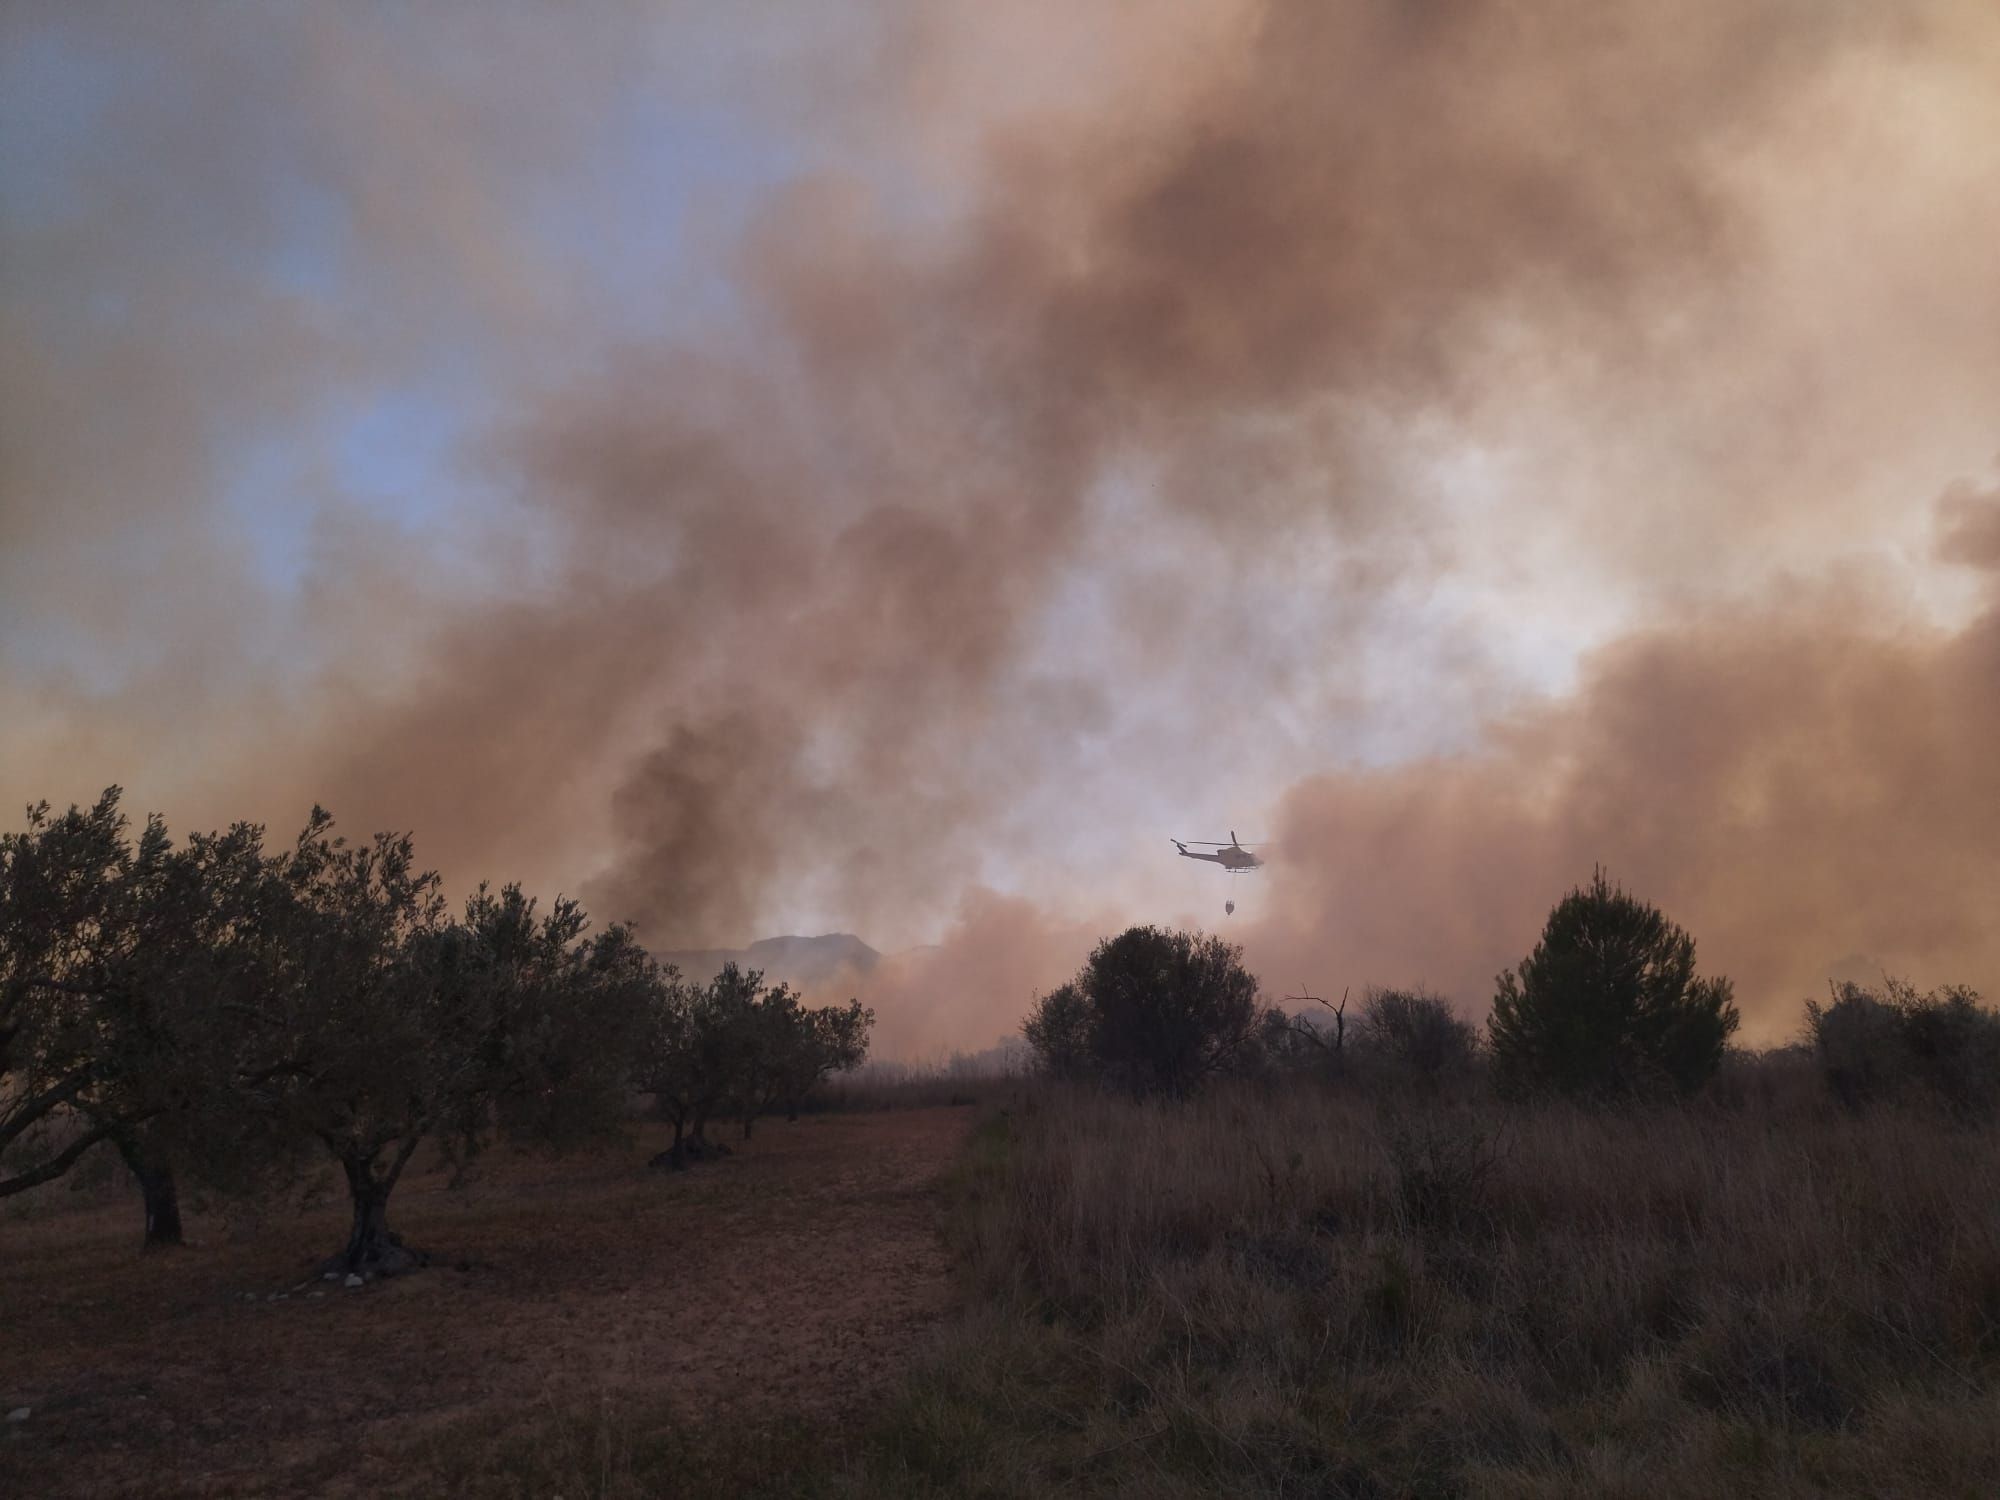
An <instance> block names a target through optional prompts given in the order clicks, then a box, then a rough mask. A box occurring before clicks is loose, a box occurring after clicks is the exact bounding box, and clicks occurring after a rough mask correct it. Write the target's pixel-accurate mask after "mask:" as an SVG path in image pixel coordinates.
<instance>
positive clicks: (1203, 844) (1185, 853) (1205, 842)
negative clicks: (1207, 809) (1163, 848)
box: [1173, 828, 1264, 875]
mask: <svg viewBox="0 0 2000 1500" xmlns="http://www.w3.org/2000/svg"><path fill="white" fill-rule="evenodd" d="M1190 843H1191V844H1193V845H1195V849H1213V850H1214V851H1215V852H1214V853H1213V854H1198V853H1196V852H1195V849H1190V848H1189V847H1188V844H1190ZM1173 845H1174V847H1175V848H1176V849H1178V850H1180V852H1181V858H1182V859H1205V860H1207V861H1208V862H1209V863H1210V864H1215V865H1221V866H1222V868H1223V869H1225V870H1227V871H1228V872H1229V873H1230V874H1231V875H1242V874H1245V873H1247V872H1248V871H1251V870H1256V869H1261V868H1263V864H1264V861H1263V860H1261V859H1259V858H1258V857H1257V856H1256V855H1254V854H1252V853H1251V852H1250V850H1249V849H1247V848H1245V847H1244V845H1243V841H1242V840H1241V839H1239V838H1237V837H1236V830H1235V829H1233V828H1232V829H1230V830H1229V842H1228V843H1226V844H1222V843H1217V842H1216V841H1215V840H1213V839H1190V840H1187V841H1186V842H1183V841H1182V840H1180V839H1175V840H1174V841H1173ZM1252 847H1256V846H1254V845H1253V846H1252Z"/></svg>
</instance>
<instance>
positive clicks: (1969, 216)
mask: <svg viewBox="0 0 2000 1500" xmlns="http://www.w3.org/2000/svg"><path fill="white" fill-rule="evenodd" d="M0 15H4V22H0V192H4V224H0V234H3V235H4V238H3V239H0V802H5V803H7V804H9V805H16V806H18V805H20V804H23V803H26V802H28V801H30V800H35V799H39V798H43V797H46V798H48V799H50V800H52V801H55V802H66V801H70V800H82V799H87V798H89V797H91V796H93V795H94V794H95V793H96V791H97V790H98V789H99V788H101V787H102V786H103V785H105V784H106V783H108V782H113V781H116V782H119V783H121V784H123V785H124V786H126V787H127V788H128V789H129V793H130V797H131V800H132V803H133V804H134V807H135V809H146V808H157V809H159V810H161V811H163V812H165V813H166V814H167V816H168V818H169V821H170V822H171V823H172V824H173V825H174V826H176V827H189V826H208V825H213V824H216V823H219V822H222V821H226V820H229V819H232V818H236V817H252V818H256V819H260V820H266V821H268V822H270V823H271V824H272V825H273V827H274V828H275V829H277V830H280V831H287V830H289V829H290V828H291V827H293V826H294V825H296V824H297V823H298V822H300V821H301V820H302V819H303V817H304V814H305V812H306V811H307V809H308V808H309V807H310V806H311V805H312V804H313V803H314V802H315V801H319V802H324V803H325V804H326V805H328V806H329V807H330V808H332V810H333V811H334V812H335V814H336V816H337V817H339V818H340V820H341V822H342V823H343V825H344V826H345V827H346V828H348V829H349V830H350V831H353V832H362V831H366V830H369V829H373V828H376V827H385V826H387V827H398V828H410V829H413V830H414V831H415V832H416V834H417V837H418V844H419V849H420V851H422V852H423V853H424V854H426V855H427V856H428V857H429V858H430V859H432V860H434V861H436V862H437V863H438V864H439V865H440V867H441V868H443V869H444V871H445V872H446V874H447V876H448V877H449V878H450V879H451V880H452V881H453V882H454V883H455V884H458V885H461V886H462V885H466V884H469V883H470V882H471V881H473V880H475V879H477V878H480V877H482V876H491V877H494V878H503V879H504V878H513V877H519V878H523V879H525V880H527V881H528V882H529V883H530V884H531V885H532V886H534V887H536V888H537V889H541V890H544V891H547V892H550V893H553V892H554V891H556V890H558V889H560V890H564V891H567V892H570V893H576V894H581V895H583V896H584V897H585V899H586V900H587V902H588V903H589V905H590V906H591V908H592V910H593V911H594V912H596V913H598V914H599V915H600V916H602V917H605V918H613V917H620V918H631V919H634V920H636V921H638V922H639V923H640V925H641V927H642V930H643V931H644V932H645V933H646V934H647V935H648V936H649V938H651V939H652V940H654V941H655V942H657V943H659V944H660V945H663V946H672V947H682V946H703V945H722V944H735V943H740V942H744V941H747V940H748V939H750V938H752V937H755V936H758V935H761V934H765V933H770V932H778V931H820V930H831V929H844V930H852V931H856V932H859V933H861V934H862V935H863V936H864V937H866V938H867V939H868V940H870V941H871V942H873V943H875V944H876V945H877V946H879V947H883V948H901V947H905V946H909V945H914V944H940V943H941V944H942V947H941V948H940V949H939V950H938V951H937V952H936V953H933V954H929V955H925V956H922V957H921V958H919V959H913V960H911V961H909V962H907V963H905V964H904V965H902V966H900V967H899V968H898V969H897V970H896V972H895V973H894V974H893V975H892V976H890V977H888V978H885V979H883V980H881V981H878V986H879V988H880V991H881V993H880V997H879V998H880V999H881V1003H882V1005H883V1007H884V1008H885V1011H887V1012H889V1013H890V1014H889V1017H888V1018H887V1019H886V1020H885V1028H884V1030H885V1039H886V1040H888V1041H889V1042H890V1043H891V1044H892V1045H893V1046H896V1047H900V1048H903V1049H905V1050H924V1049H928V1048H936V1047H940V1046H946V1045H953V1044H966V1045H983V1044H984V1043H986V1042H988V1041H990V1040H991V1039H992V1038H993V1037H994V1036H995V1035H998V1034H999V1033H1000V1032H1001V1031H1004V1030H1006V1029H1007V1028H1008V1027H1009V1026H1011V1025H1012V1024H1013V1021H1014V1019H1015V1017H1017V1016H1018V1014H1019V1012H1020V1011H1021V1009H1022V1008H1023V1007H1024V1006H1025V1004H1026V1003H1027V1000H1028V998H1029V993H1030V992H1031V991H1032V990H1033V988H1034V987H1035V986H1037V985H1042V984H1046V983H1049V982H1051V981H1052V980H1053V979H1055V978H1057V977H1060V975H1061V974H1062V973H1063V972H1064V971H1065V970H1066V969H1067V968H1068V967H1070V966H1072V965H1073V964H1074V962H1075V961H1076V959H1077V958H1078V957H1079V956H1080V953H1081V950H1082V949H1083V948H1084V947H1085V946H1087V944H1088V942H1089V940H1090V939H1091V938H1092V937H1093V936H1095V935H1097V934H1098V933H1100V932H1102V931H1104V930H1105V929H1106V928H1107V927H1108V926H1109V925H1110V924H1112V923H1115V922H1122V921H1126V920H1161V921H1179V920H1188V921H1199V922H1202V923H1205V924H1207V925H1211V926H1215V927H1219V928H1222V929H1223V930H1227V931H1229V932H1230V933H1231V934H1232V935H1233V936H1236V937H1238V938H1241V939H1242V940H1244V941H1245V942H1246V943H1247V945H1248V947H1249V951H1250V956H1251V958H1252V960H1253V963H1255V964H1256V965H1257V966H1259V967H1260V969H1261V970H1263V972H1264V973H1265V976H1266V978H1267V981H1269V983H1270V986H1271V988H1272V989H1273V990H1282V989H1284V988H1287V987H1291V986H1294V985H1296V984H1298V983H1300V982H1310V983H1312V984H1314V985H1316V986H1319V987H1321V988H1327V989H1337V988H1338V987H1339V986H1340V985H1342V984H1348V983H1352V984H1354V985H1356V986H1357V987H1358V986H1359V985H1361V984H1364V983H1367V982H1370V981H1380V982H1399V981H1412V980H1419V979H1422V980H1427V981H1429V982H1431V983H1433V984H1436V985H1440V986H1442V987H1444V988H1445V989H1446V990H1447V991H1449V992H1450V993H1451V994H1452V995H1453V996H1454V997H1455V998H1456V999H1457V1000H1458V1001H1459V1002H1460V1003H1461V1004H1462V1005H1463V1006H1464V1007H1465V1008H1466V1009H1468V1010H1469V1011H1474V1012H1477V1011H1479V1010H1482V1009H1483V1008H1484V1005H1485V1002H1486V999H1487V997H1488V995H1489V994H1490V979H1491V975H1492V974H1493V972H1494V971H1495V970H1496V969H1498V968H1499V967H1501V966H1502V965H1504V964H1507V963H1511V962H1513V961H1515V960H1517V959H1518V958H1519V957H1520V956H1521V954H1522V953H1523V952H1525V951H1526V949H1527V948H1528V947H1529V946H1530V945H1531V943H1532V941H1533V938H1534V935H1535V931H1536V928H1537V926H1538V923H1539V920H1540V917H1541V915H1542V914H1543V913H1544V912H1545V911H1546V909H1547V907H1548V905H1549V904H1550V903H1551V902H1552V901H1553V900H1554V899H1555V898H1556V897H1558V896H1559V895H1560V894H1561V893H1562V891H1563V890H1564V889H1566V888H1567V887H1568V886H1570V885H1572V884H1575V883H1576V882H1578V881H1580V880H1583V879H1587V878H1588V876H1589V874H1590V870H1591V867H1592V865H1593V864H1594V863H1596V862H1600V861H1601V862H1603V863H1604V864H1606V865H1608V866H1609V867H1610V869H1611V870H1612V872H1613V874H1614V875H1616V876H1619V877H1621V878H1623V879H1625V880H1627V881H1628V883H1630V884H1631V885H1632V886H1634V887H1635V888H1636V889H1638V890H1640V891H1641V893H1642V894H1646V895H1649V896H1652V897H1654V898H1655V899H1658V900H1660V901H1661V902H1662V904H1663V905H1665V906H1666V907H1667V909H1668V910H1669V913H1670V914H1671V915H1674V916H1676V917H1677V918H1679V919H1681V920H1682V921H1684V922H1686V923H1687V924H1688V925H1689V927H1690V928H1691V929H1692V930H1693V931H1694V932H1695V934H1696V936H1697V938H1698V939H1700V940H1701V943H1702V954H1703V957H1704V960H1705V961H1706V963H1707V964H1708V965H1709V966H1710V967H1715V968H1720V969H1721V970H1723V971H1725V972H1728V973H1730V974H1732V975H1733V976H1735V977H1736V979H1737V981H1738V986H1739V999H1740V1000H1741V1001H1742V1003H1743V1005H1744V1008H1745V1010H1746V1012H1747V1013H1748V1014H1749V1016H1750V1018H1751V1023H1752V1024H1751V1027H1750V1031H1751V1033H1752V1035H1753V1036H1774V1035H1779V1034H1782V1033H1784V1032H1786V1031H1788V1030H1789V1029H1790V1028H1791V1027H1792V1026H1793V1024H1794V1023H1795V1020H1796V1016H1797V1006H1798V1002H1799V1000H1800V999H1801V998H1803V997H1804V996H1805V995H1806V994H1809V993H1814V992H1815V991H1816V990H1817V989H1818V988H1820V987H1822V986H1823V984H1824V982H1825V978H1826V976H1827V975H1828V974H1829V973H1830V972H1841V973H1848V972H1863V973H1866V972H1872V971H1873V970H1876V969H1879V968H1880V967H1882V966H1885V965H1886V966H1891V967H1893V968H1894V969H1896V970H1897V971H1899V972H1900V971H1905V970H1907V971H1909V972H1911V973H1912V974H1913V976H1914V977H1916V978H1918V979H1919V980H1921V981H1925V982H1936V981H1942V980H1965V981H1969V982H1972V983H1975V984H1978V985H1981V986H1982V987H1984V988H1986V989H1987V990H1988V991H1989V993H1990V992H1992V991H1995V990H2000V925H1996V924H2000V919H1997V918H1996V916H1995V912H1996V911H2000V899H1996V897H2000V748H1996V745H2000V520H1996V516H2000V468H1996V464H2000V458H1997V457H1996V455H2000V254H1996V250H1995V247H1996V246H2000V8H1996V7H1994V6H1993V5H1992V4H1990V3H1989V0H1906V3H1895V0H1849V3H1843V0H1698V3H1691V4H1674V5H1664V4H1646V5H1640V4H1632V5H1620V4H1605V3H1601V0H1588V3H1586V0H1548V3H1532V4H1531V3H1525V0H1523V3H1501V0H1488V3H1475V0H1458V3H1445V0H1400V3H1389V0H1379V3H1354V4H1347V5H1340V6H1331V5H1322V4H1316V3H1314V4H1297V5H1289V4H1276V3H1258V0H1228V3H1217V4H1213V5H1196V4H1185V5H1160V4H1145V3H1129V4H1112V3H1105V4H1091V3H1086V0H1064V3H1060V4H1058V3H1044V0H1021V3H1009V4H1004V5H993V4H974V3H964V4H947V3H930V0H925V3H914V0H913V3H910V4H902V5H898V4H859V3H855V4H835V3H829V0H813V3H810V4H808V3H800V4H796V5H779V4H769V5H754V6H724V5H694V4H665V3H662V4H639V3H631V4H614V3H610V0H604V3H592V4H586V5H579V6H557V5H553V4H527V3H521V4H508V3H491V0H489V3H481V4H477V5H473V4H466V5H453V4H445V3H424V4H408V5H396V4H388V3H382V4H359V3H356V4H303V3H302V4H296V5H284V4H270V5H254V6H253V5H239V4H220V3H217V4H201V3H188V4H180V5H174V6H161V5H154V4H141V3H131V4H124V5H93V4H87V3H86V4H76V3H63V4H55V3H46V4H45V3H34V0H6V3H5V4H4V6H0ZM1231 829H1235V830H1237V831H1239V832H1241V833H1242V834H1243V835H1244V837H1245V838H1246V839H1248V838H1264V839H1269V840H1271V841H1272V846H1271V848H1270V850H1269V851H1268V852H1269V853H1270V855H1271V867H1270V869H1269V870H1268V871H1267V872H1265V873H1263V874H1261V875H1257V876H1253V877H1247V878H1245V879H1242V880H1237V881H1235V882H1233V883H1232V882H1228V881H1227V880H1226V877H1224V876H1222V875H1221V873H1220V872H1219V871H1216V870H1215V869H1213V868H1212V867H1206V866H1200V865H1195V864H1191V863H1188V862H1185V861H1179V860H1177V859H1175V858H1174V857H1173V856H1172V853H1171V846H1170V845H1169V844H1168V843H1167V839H1168V836H1169V835H1176V836H1179V837H1182V838H1216V839H1219V838H1223V837H1226V836H1227V834H1228V832H1229V830H1231ZM1225 887H1226V889H1225ZM1230 894H1233V895H1234V896H1235V897H1236V899H1237V901H1238V911H1237V913H1236V915H1235V916H1234V917H1233V918H1229V919H1226V920H1225V919H1224V917H1223V913H1222V902H1223V899H1224V897H1225V895H1230Z"/></svg>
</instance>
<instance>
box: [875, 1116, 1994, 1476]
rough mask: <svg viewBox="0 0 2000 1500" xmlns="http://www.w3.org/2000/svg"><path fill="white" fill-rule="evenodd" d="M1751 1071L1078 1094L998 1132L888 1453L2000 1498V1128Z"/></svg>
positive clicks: (950, 1462) (924, 1459)
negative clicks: (1862, 1113)
mask: <svg viewBox="0 0 2000 1500" xmlns="http://www.w3.org/2000/svg"><path fill="white" fill-rule="evenodd" d="M1724 1097H1727V1098H1733V1099H1734V1100H1735V1101H1736V1105H1735V1107H1733V1108H1732V1107H1718V1106H1715V1105H1705V1106H1701V1107H1694V1108H1660V1109H1652V1110H1640V1111H1630V1112H1624V1113H1616V1114H1611V1113H1585V1112H1580V1111H1576V1110H1572V1109H1565V1108H1545V1109H1536V1110H1502V1109H1500V1108H1499V1107H1498V1106H1494V1105H1489V1104H1483V1103H1480V1102H1477V1101H1471V1100H1462V1101H1458V1102H1450V1101H1445V1102H1438V1103H1434V1104H1430V1105H1424V1106H1418V1105H1414V1104H1406V1105H1404V1106H1401V1107H1395V1108H1392V1107H1388V1106H1385V1105H1384V1104H1383V1103H1382V1102H1381V1101H1380V1099H1379V1098H1368V1097H1363V1096H1359V1095H1356V1094H1346V1095H1343V1094H1341V1093H1339V1092H1336V1091H1329V1090H1327V1089H1326V1088H1324V1087H1315V1086H1285V1087H1274V1088H1263V1089H1259V1088H1242V1089H1237V1090H1232V1091H1227V1092H1220V1093H1217V1094H1214V1095H1212V1096H1210V1097H1209V1098H1207V1099H1205V1100H1202V1101H1199V1102H1197V1103H1195V1104H1192V1105H1187V1106H1168V1105H1137V1104H1132V1103H1128V1102H1123V1101H1119V1100H1115V1099H1108V1098H1103V1097H1094V1096H1089V1095H1082V1094H1067V1095H1064V1094H1054V1095H1048V1096H1045V1097H1044V1098H1043V1099H1042V1100H1041V1101H1040V1102H1038V1103H1036V1104H1035V1105H1034V1106H1033V1107H1031V1108H1028V1109H1026V1110H1024V1111H1021V1112H1018V1113H1016V1114H1014V1115H1012V1116H1010V1117H1005V1118H1003V1119H1001V1120H999V1121H997V1122H996V1123H994V1124H992V1125H990V1126H988V1127H987V1129H986V1131H985V1132H984V1134H983V1135H982V1137H981V1138H980V1141H979V1143H978V1147H977V1151H978V1153H979V1159H978V1160H977V1162H976V1164H975V1165H974V1166H973V1167H971V1168H970V1169H969V1170H968V1174H967V1177H966V1179H965V1181H964V1183H963V1185H962V1188H961V1200H960V1208H959V1212H958V1218H957V1231H958V1233H959V1235H960V1237H961V1239H962V1251H963V1257H964V1260H963V1270H964V1274H965V1275H966V1277H967V1278H968V1285H969V1287H970V1289H971V1291H972V1293H973V1297H974V1304H973V1307H972V1309H971V1310H970V1311H969V1312H968V1314H967V1315H966V1319H965V1321H964V1323H963V1325H962V1327H961V1328H960V1330H959V1332H958V1334H957V1341H956V1344H955V1346H954V1347H953V1348H952V1349H950V1350H948V1351H947V1352H946V1353H945V1354H943V1355H941V1356H940V1359H939V1361H938V1363H937V1365H936V1367H935V1369H934V1370H933V1372H932V1374H931V1376H930V1378H929V1379H928V1380H927V1381H926V1382H925V1383H924V1385H923V1386H921V1387H920V1388H919V1390H918V1391H917V1392H916V1393H915V1394H913V1395H911V1396H910V1397H909V1398H908V1399H907V1400H906V1401H905V1403H904V1405H903V1407H902V1408H901V1409H900V1412H899V1415H898V1418H897V1421H896V1423H895V1424H894V1425H892V1427H891V1428H890V1429H889V1435H888V1437H887V1438H885V1441H884V1444H883V1446H882V1447H881V1448H880V1449H879V1450H878V1451H877V1454H876V1462H877V1469H876V1474H875V1478H876V1481H877V1485H878V1487H879V1488H882V1489H885V1490H889V1489H907V1490H910V1491H912V1492H922V1491H931V1492H936V1493H947V1492H960V1493H988V1494H1020V1495H1027V1494H1040V1493H1076V1494H1107V1495H1111V1494H1116V1495H1125V1494H1129V1495H1175V1494H1229V1495H1274V1496H1275V1495H1297V1494H1351V1495H1385V1496H1386V1495H1439V1496H1444V1495H1461V1494H1465V1495H1470V1494H1478V1495H1510V1496H1512V1495H1521V1496H1528V1495H1535V1496H1544V1495H1548V1496H1554V1495H1564V1496H1568V1495H1574V1496H1579V1497H1581V1496H1607V1495H1635V1496H1636V1495H1647V1496H1654V1495H1688V1496H1697V1495H1699V1496H1712V1495H1718V1494H1726V1493H1748V1492H1751V1491H1752V1490H1753V1489H1754V1490H1755V1492H1757V1493H1760V1494H1774V1495H1789V1494H1799V1495H1806V1494H1824V1493H1829V1492H1834V1493H1843V1494H1868V1495H1884V1496H1904V1495H1966V1496H1974V1495H1986V1494H1990V1493H1991V1492H1992V1489H1991V1486H1992V1476H1993V1474H1994V1473H1995V1472H1996V1470H2000V1399H1996V1390H1997V1389H2000V1385H1996V1380H1995V1376H1996V1374H2000V1134H1996V1132H1995V1131H1994V1130H1993V1129H1991V1128H1990V1127H1989V1128H1985V1129H1981V1130H1976V1131H1975V1130H1968V1129H1964V1128H1959V1127H1954V1126H1952V1125H1950V1124H1948V1123H1946V1122H1943V1121H1940V1120H1938V1119H1935V1118H1931V1117H1926V1116H1921V1115H1917V1114H1908V1113H1890V1114H1880V1115H1876V1116H1874V1117H1870V1118H1866V1119H1854V1118H1851V1117H1847V1116H1845V1115H1842V1114H1841V1113H1839V1112H1837V1111H1835V1110H1833V1109H1831V1108H1829V1107H1826V1106H1825V1105H1824V1104H1823V1102H1822V1101H1821V1100H1820V1099H1819V1096H1818V1095H1817V1093H1815V1092H1812V1091H1811V1090H1809V1089H1804V1088H1801V1087H1795V1086H1792V1085H1791V1084H1789V1083H1787V1082H1786V1081H1785V1080H1783V1079H1780V1080H1778V1081H1777V1083H1776V1084H1775V1085H1774V1084H1773V1081H1772V1080H1771V1079H1770V1078H1768V1077H1751V1078H1748V1079H1744V1078H1738V1079H1736V1080H1734V1081H1733V1083H1732V1084H1731V1085H1730V1086H1728V1087H1726V1088H1725V1092H1724Z"/></svg>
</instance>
